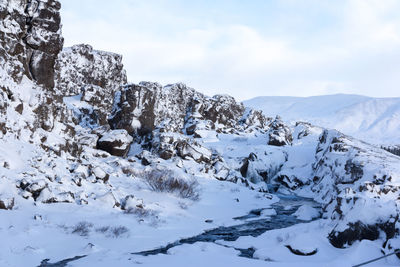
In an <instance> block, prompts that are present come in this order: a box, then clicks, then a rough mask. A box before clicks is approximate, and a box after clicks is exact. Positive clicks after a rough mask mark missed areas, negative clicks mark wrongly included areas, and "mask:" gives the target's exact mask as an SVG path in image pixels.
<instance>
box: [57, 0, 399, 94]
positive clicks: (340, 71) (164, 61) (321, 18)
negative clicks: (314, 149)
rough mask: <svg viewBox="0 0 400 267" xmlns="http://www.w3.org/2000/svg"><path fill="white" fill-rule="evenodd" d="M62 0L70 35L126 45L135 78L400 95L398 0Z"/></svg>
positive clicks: (239, 88) (209, 88) (259, 90)
mask: <svg viewBox="0 0 400 267" xmlns="http://www.w3.org/2000/svg"><path fill="white" fill-rule="evenodd" d="M62 2H63V4H64V6H65V10H64V11H63V13H64V14H63V18H64V32H65V37H66V43H67V44H68V45H71V44H73V43H80V42H85V43H90V44H93V46H94V47H95V48H97V49H102V50H110V51H115V52H118V53H121V54H123V55H124V64H125V66H126V68H127V70H128V75H129V79H130V80H131V81H134V82H138V81H141V80H152V81H159V82H161V83H164V84H165V83H172V82H178V81H182V82H185V83H187V84H188V85H190V86H192V87H194V88H196V89H199V90H201V91H203V92H205V93H207V94H210V95H211V94H215V93H229V94H232V95H234V96H236V97H238V98H239V99H246V98H250V97H254V96H258V95H297V96H299V95H300V96H308V95H317V94H327V93H358V94H366V95H372V96H396V95H398V93H397V90H398V88H397V84H399V83H400V78H399V77H398V76H400V75H398V73H399V71H400V63H399V62H400V16H399V15H398V14H400V3H399V2H398V1H391V0H385V1H382V0H379V1H378V0H349V1H335V3H333V2H330V1H329V2H325V1H311V0H309V1H305V0H304V1H288V0H286V1H275V2H276V3H277V5H276V6H268V8H265V9H263V8H261V7H262V4H261V2H262V1H261V2H260V10H253V11H252V12H248V11H247V13H246V10H245V9H243V12H240V10H239V11H236V13H235V12H234V9H233V7H232V6H229V7H230V9H228V10H231V9H232V10H233V11H232V14H231V13H228V11H227V14H224V13H223V12H222V11H221V10H220V9H221V8H222V7H223V6H218V5H217V4H215V6H211V7H209V6H204V5H201V6H196V8H195V7H194V6H191V5H190V4H188V3H187V2H181V1H178V0H176V1H172V2H171V1H146V2H144V1H134V0H126V1H120V0H116V1H115V3H113V5H112V6H111V7H110V5H109V2H108V1H107V2H104V1H102V0H101V1H95V2H93V1H92V0H89V1H88V2H86V1H85V4H83V3H82V2H81V1H77V0H64V1H62ZM64 2H65V3H64ZM216 2H218V1H216ZM222 2H224V1H222ZM271 2H272V1H271ZM106 3H107V6H106ZM171 3H172V4H171ZM218 3H220V2H218ZM231 3H232V4H231V5H235V4H236V5H239V4H238V3H237V2H235V1H233V2H231ZM103 4H104V5H103ZM108 7H110V8H108ZM243 8H244V7H243ZM216 10H217V11H218V10H220V13H218V12H217V11H216ZM229 12H231V11H229ZM263 12H264V13H263ZM321 14H322V15H321ZM217 15H218V16H217ZM254 16H256V17H257V20H254V19H253V20H252V18H253V17H254ZM264 17H265V18H264Z"/></svg>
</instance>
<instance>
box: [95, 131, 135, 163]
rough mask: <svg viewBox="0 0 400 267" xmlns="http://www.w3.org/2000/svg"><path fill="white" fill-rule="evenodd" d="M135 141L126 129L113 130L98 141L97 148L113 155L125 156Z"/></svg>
mask: <svg viewBox="0 0 400 267" xmlns="http://www.w3.org/2000/svg"><path fill="white" fill-rule="evenodd" d="M132 141H133V138H132V136H130V135H129V134H128V132H127V131H126V130H113V131H110V132H107V133H106V134H104V135H103V136H102V137H101V138H100V139H99V141H98V142H97V148H98V149H100V150H104V151H107V152H108V153H110V154H111V155H114V156H119V157H125V156H126V155H127V154H128V152H129V148H130V145H131V143H132Z"/></svg>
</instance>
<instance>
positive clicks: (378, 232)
mask: <svg viewBox="0 0 400 267" xmlns="http://www.w3.org/2000/svg"><path fill="white" fill-rule="evenodd" d="M60 8H61V6H60V3H59V2H58V1H56V0H33V1H28V2H27V1H20V0H10V1H1V2H0V19H1V20H0V36H1V37H2V38H1V39H0V218H1V220H0V236H1V237H2V241H3V242H0V266H66V265H68V266H130V265H132V264H141V265H144V266H160V265H161V264H162V265H164V266H187V265H188V263H187V262H188V259H189V260H190V262H191V266H204V265H209V266H216V265H218V266H220V265H221V263H223V264H222V265H228V266H265V262H264V261H265V260H267V261H269V263H270V264H271V266H293V265H296V266H324V265H327V264H328V265H334V266H346V265H349V264H351V265H354V264H358V263H360V262H363V261H366V260H369V259H371V257H380V256H382V254H386V255H391V254H392V253H395V252H396V251H397V250H396V249H397V248H399V247H400V222H399V212H400V202H399V199H400V197H399V194H400V157H398V156H396V155H394V154H393V153H389V152H387V151H385V150H383V149H380V148H379V147H377V146H373V145H370V144H368V143H365V142H363V141H359V140H357V139H355V138H353V137H350V136H348V135H345V134H343V133H341V132H339V131H336V130H329V129H325V128H322V127H318V126H314V125H312V124H310V123H306V122H296V123H294V124H287V123H285V121H283V120H282V119H281V117H279V116H276V117H275V116H273V117H268V116H265V115H263V113H262V112H261V111H258V110H255V109H249V108H246V107H245V106H244V105H243V104H242V103H239V102H237V101H236V100H235V99H234V98H233V97H230V96H227V95H216V96H213V97H209V96H206V95H204V94H202V93H200V92H198V91H196V90H195V89H193V88H190V87H188V86H187V85H185V84H181V83H178V84H171V85H166V86H162V85H160V84H158V83H155V82H141V83H139V84H129V83H127V77H126V72H125V70H124V68H123V65H122V63H121V62H122V56H120V55H116V54H114V53H109V52H104V51H97V50H95V49H93V48H92V47H91V46H89V45H76V46H73V47H71V48H63V44H62V43H63V38H62V36H61V24H60V14H59V10H60ZM336 97H337V98H338V99H339V98H341V97H344V96H336ZM362 99H364V98H363V97H359V96H353V97H352V99H351V100H349V99H348V100H346V101H344V100H343V101H339V100H337V102H341V103H343V107H342V109H341V110H344V109H346V107H347V106H348V105H363V104H364V103H368V104H366V105H372V106H374V107H376V109H379V108H380V107H381V105H379V104H373V102H371V103H372V104H371V103H370V102H369V100H367V99H365V100H362ZM285 101H286V100H285ZM290 101H292V100H291V99H287V106H288V108H290V107H291V106H292V104H291V102H290ZM330 101H331V100H326V101H325V103H323V101H320V102H318V104H319V105H320V106H319V109H320V108H322V107H324V106H326V105H327V104H328V103H330ZM371 101H372V100H371ZM272 102H273V101H272ZM344 102H346V104H344ZM272 104H273V103H271V106H272ZM275 104H276V102H275ZM281 107H282V106H279V105H277V106H276V109H277V110H278V108H281ZM303 107H304V106H303ZM312 107H313V108H317V106H316V105H314V106H312ZM336 108H337V107H333V106H331V108H330V109H325V112H326V114H328V115H329V114H332V113H335V112H336V111H335V110H336ZM299 110H301V108H299ZM384 110H385V111H382V116H383V117H385V116H386V114H387V113H388V112H386V111H388V110H389V109H384ZM392 110H396V108H395V104H393V108H392ZM308 111H309V112H310V113H309V114H316V109H314V110H311V109H308ZM335 114H336V113H335ZM374 114H375V113H374ZM392 114H393V112H392ZM362 115H364V114H362ZM371 120H372V119H371ZM390 123H391V122H390ZM390 123H389V122H388V129H389V128H390V127H394V126H395V125H394V126H393V125H392V124H390ZM389 126H390V127H389ZM377 129H378V128H377ZM377 133H380V134H383V133H382V132H381V131H378V132H377ZM393 149H394V150H396V149H397V148H396V147H393ZM384 263H386V264H392V265H394V266H398V265H399V263H400V260H399V259H398V258H396V257H395V256H393V257H392V258H387V259H385V260H384Z"/></svg>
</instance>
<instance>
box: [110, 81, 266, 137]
mask: <svg viewBox="0 0 400 267" xmlns="http://www.w3.org/2000/svg"><path fill="white" fill-rule="evenodd" d="M114 102H115V104H114V108H113V112H112V116H111V118H110V120H109V122H110V125H111V127H112V128H114V129H125V130H127V131H128V132H129V133H130V134H134V133H138V134H139V135H142V136H143V135H147V134H150V133H151V132H152V131H153V130H155V129H159V130H160V132H178V133H184V132H185V133H186V134H188V135H193V134H195V133H196V130H199V129H203V128H204V129H209V130H216V131H217V132H226V133H234V132H235V131H236V130H239V129H240V130H243V129H244V128H248V127H250V126H254V127H260V128H265V127H266V122H267V121H268V120H267V119H266V118H265V117H264V116H262V115H261V114H258V113H252V112H246V110H245V108H244V107H243V105H242V104H240V103H237V102H236V101H235V100H234V98H232V97H230V96H225V95H217V96H214V97H207V96H204V95H203V94H201V93H199V92H196V91H195V90H193V89H192V88H189V87H187V86H186V85H184V84H181V83H180V84H174V85H167V86H165V87H162V86H161V85H160V84H158V83H148V82H142V83H140V84H138V85H136V84H131V85H128V86H125V87H124V88H123V89H122V90H121V91H120V92H118V93H117V94H116V97H115V101H114ZM246 123H251V125H247V124H246ZM202 127H203V128H202Z"/></svg>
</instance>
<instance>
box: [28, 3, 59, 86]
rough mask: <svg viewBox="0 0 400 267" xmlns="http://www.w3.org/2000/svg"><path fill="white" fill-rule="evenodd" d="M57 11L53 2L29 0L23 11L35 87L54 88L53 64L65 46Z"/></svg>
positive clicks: (57, 5)
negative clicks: (35, 82) (25, 19)
mask: <svg viewBox="0 0 400 267" xmlns="http://www.w3.org/2000/svg"><path fill="white" fill-rule="evenodd" d="M60 8H61V4H60V2H58V1H55V0H50V1H37V0H30V1H28V4H27V7H26V10H25V11H26V13H27V15H28V17H27V26H28V27H27V35H26V36H25V41H26V43H27V45H28V47H29V49H28V53H29V54H30V60H29V67H30V72H31V74H32V77H33V78H34V79H35V80H36V81H37V82H38V84H40V85H43V86H44V87H46V88H49V89H52V88H53V87H54V63H55V60H56V58H57V56H58V53H59V52H60V51H61V49H62V47H63V44H64V39H63V37H62V36H61V17H60V12H59V11H60Z"/></svg>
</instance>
